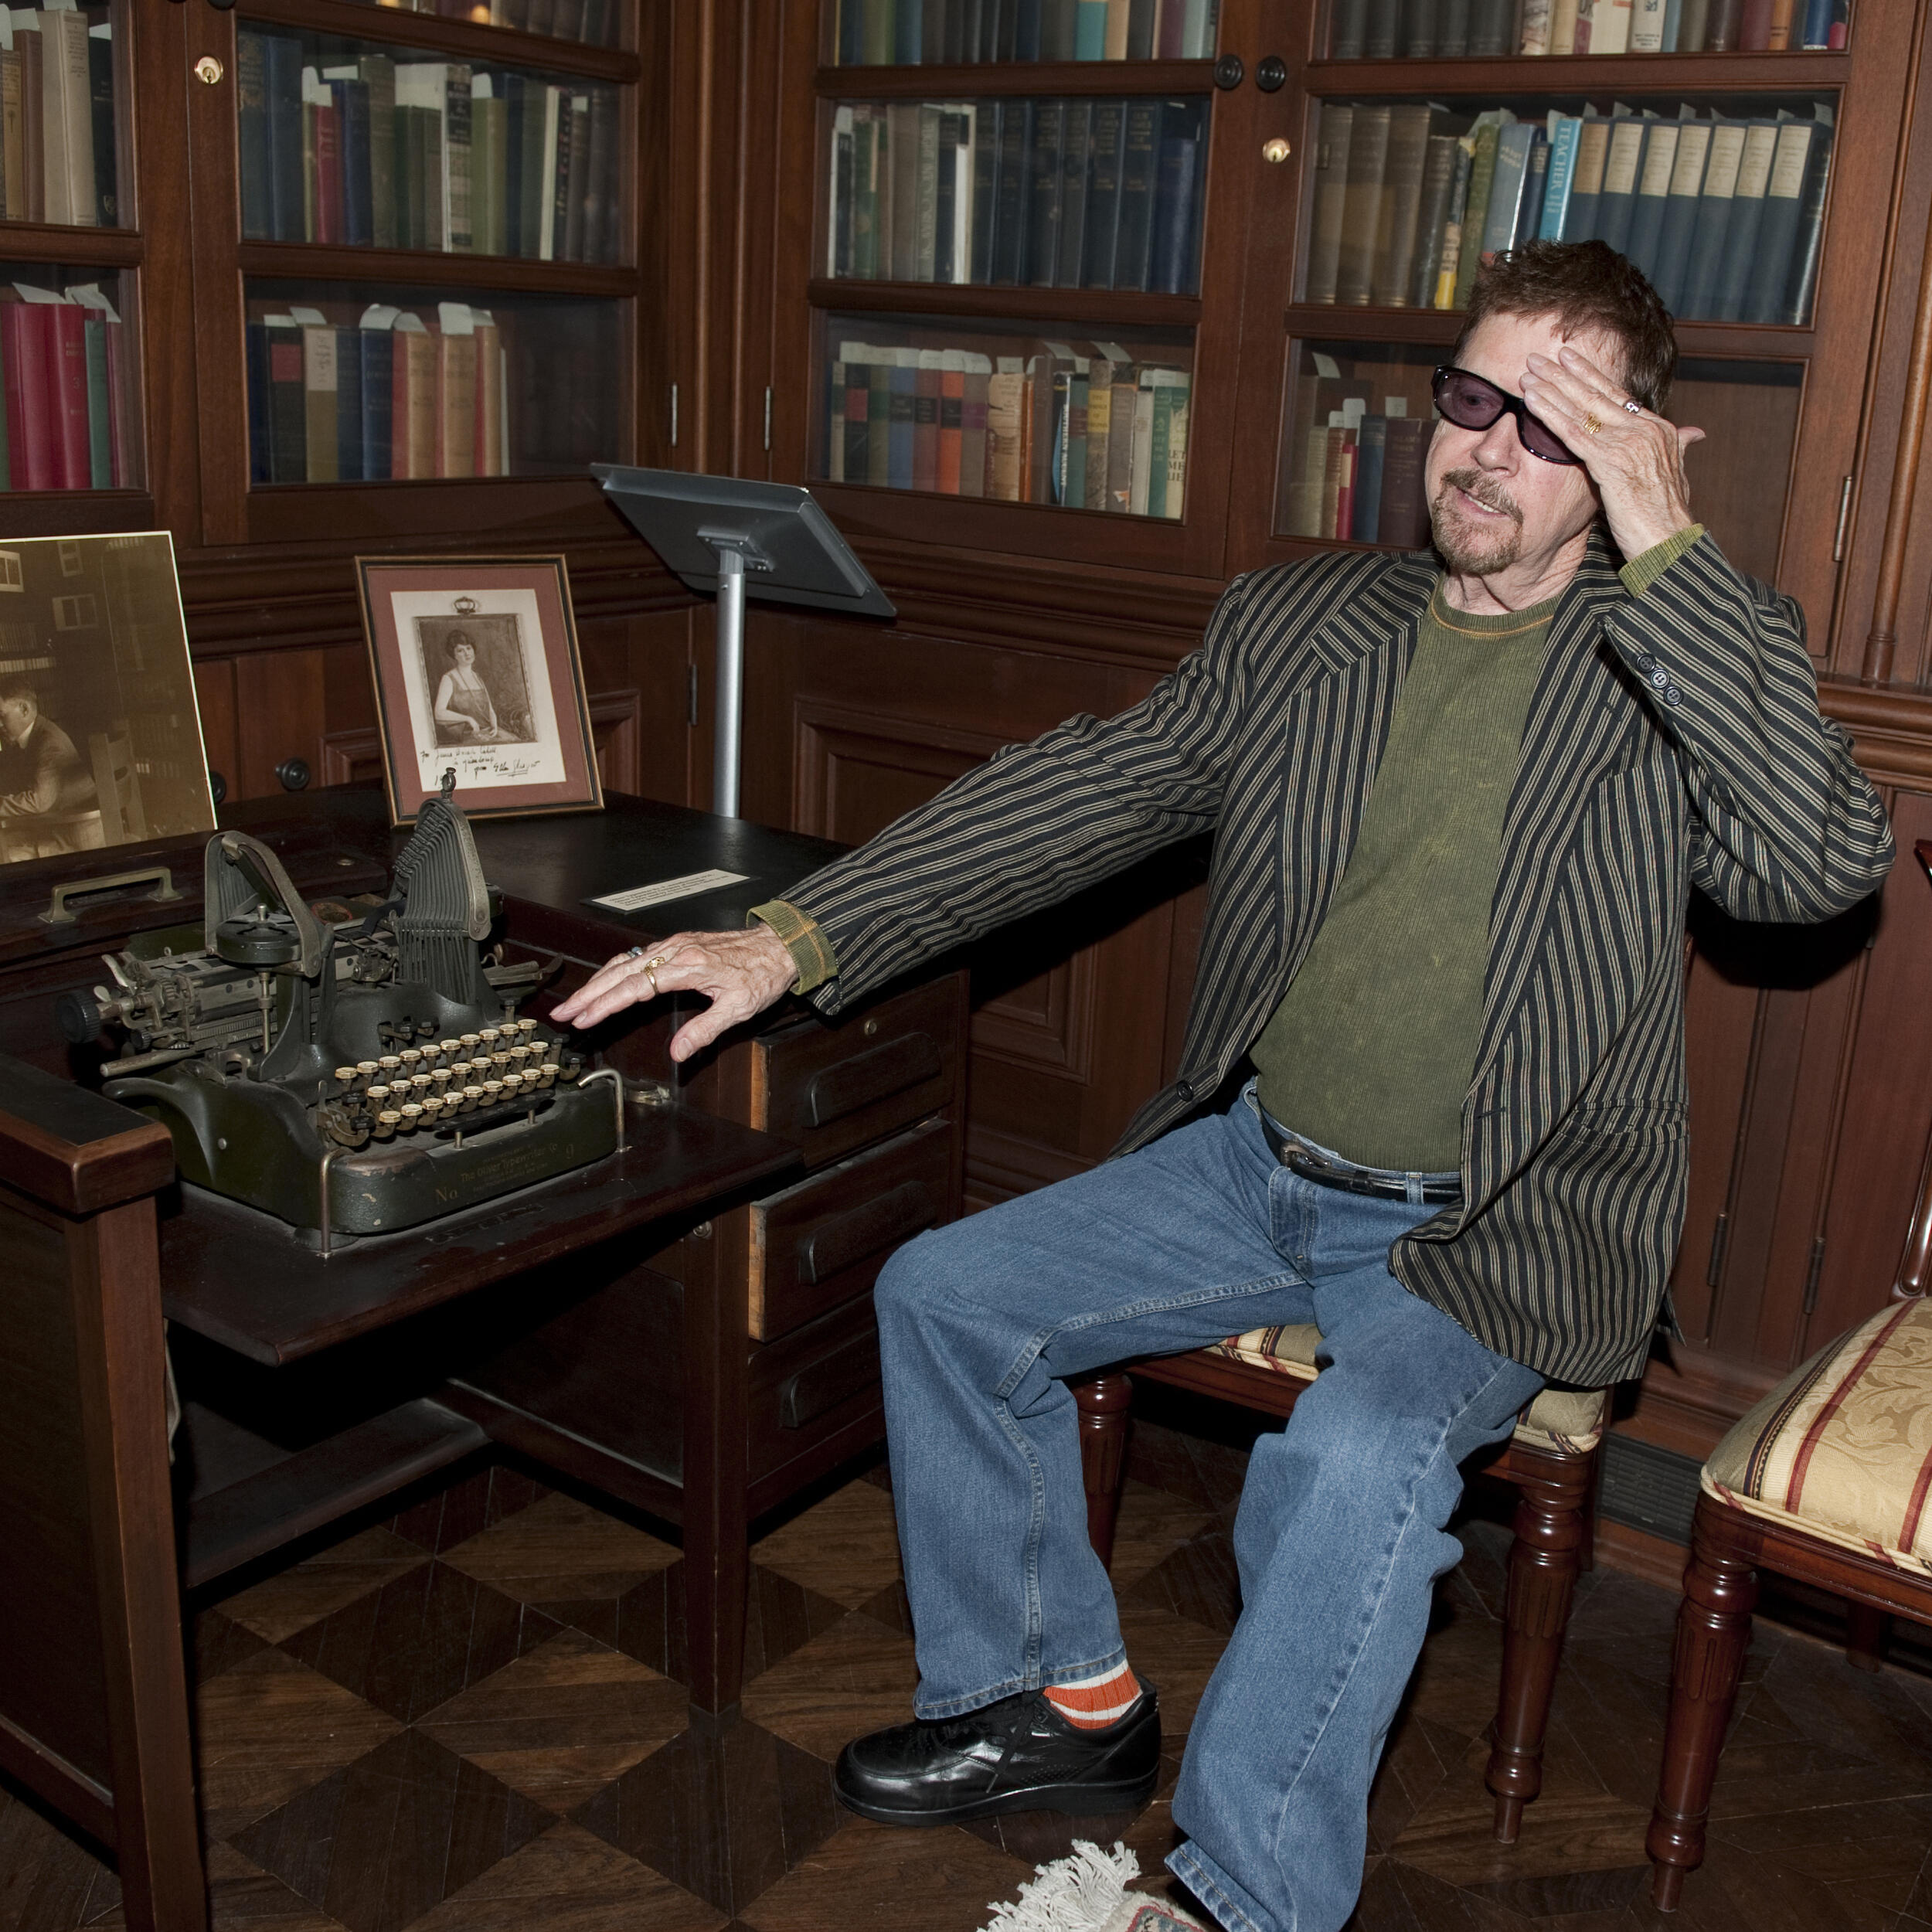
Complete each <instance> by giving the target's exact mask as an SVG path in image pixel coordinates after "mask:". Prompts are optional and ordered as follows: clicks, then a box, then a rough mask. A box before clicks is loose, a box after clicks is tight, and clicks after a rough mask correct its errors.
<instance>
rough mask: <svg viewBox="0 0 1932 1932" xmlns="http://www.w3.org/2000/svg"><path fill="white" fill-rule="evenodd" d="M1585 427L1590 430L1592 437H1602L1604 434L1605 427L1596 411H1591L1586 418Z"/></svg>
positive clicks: (1584, 419)
mask: <svg viewBox="0 0 1932 1932" xmlns="http://www.w3.org/2000/svg"><path fill="white" fill-rule="evenodd" d="M1583 427H1584V428H1585V429H1586V430H1588V431H1589V433H1590V434H1591V435H1592V436H1600V435H1601V434H1603V430H1604V426H1603V424H1602V423H1600V422H1599V421H1598V420H1597V412H1596V411H1595V410H1590V411H1589V412H1588V413H1587V414H1586V415H1585V416H1584V417H1583Z"/></svg>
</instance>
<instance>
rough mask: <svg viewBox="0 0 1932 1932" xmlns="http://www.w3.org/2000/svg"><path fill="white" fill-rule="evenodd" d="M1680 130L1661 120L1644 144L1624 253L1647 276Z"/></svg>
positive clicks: (1661, 224) (1660, 228) (1679, 125)
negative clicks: (1641, 164)
mask: <svg viewBox="0 0 1932 1932" xmlns="http://www.w3.org/2000/svg"><path fill="white" fill-rule="evenodd" d="M1682 131H1683V128H1682V123H1681V122H1672V121H1658V123H1657V124H1656V125H1655V127H1653V128H1651V131H1650V135H1649V138H1648V140H1646V141H1645V143H1644V165H1643V168H1642V171H1641V172H1640V173H1639V174H1638V177H1637V199H1636V202H1635V203H1634V207H1633V209H1632V212H1631V218H1630V235H1629V238H1628V240H1627V241H1626V242H1625V243H1624V254H1625V255H1626V256H1627V257H1628V258H1629V259H1630V260H1631V262H1633V263H1634V264H1635V265H1636V267H1638V270H1640V271H1641V273H1642V274H1644V275H1645V277H1649V276H1651V274H1653V273H1654V271H1655V267H1656V264H1657V249H1658V243H1659V242H1660V241H1661V240H1662V238H1663V233H1664V209H1665V204H1666V203H1667V202H1668V200H1669V199H1670V183H1671V176H1672V174H1673V173H1674V172H1675V169H1676V166H1677V145H1678V141H1679V137H1680V136H1681V134H1682Z"/></svg>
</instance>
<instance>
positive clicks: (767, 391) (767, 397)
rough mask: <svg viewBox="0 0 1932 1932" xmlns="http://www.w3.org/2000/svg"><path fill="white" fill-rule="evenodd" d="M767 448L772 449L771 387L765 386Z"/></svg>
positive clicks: (768, 384) (767, 384)
mask: <svg viewBox="0 0 1932 1932" xmlns="http://www.w3.org/2000/svg"><path fill="white" fill-rule="evenodd" d="M765 447H766V448H767V450H769V449H770V447H771V385H770V383H766V385H765Z"/></svg>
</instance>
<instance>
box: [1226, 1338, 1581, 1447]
mask: <svg viewBox="0 0 1932 1932" xmlns="http://www.w3.org/2000/svg"><path fill="white" fill-rule="evenodd" d="M1320 1346H1321V1330H1320V1329H1319V1328H1317V1327H1315V1325H1314V1323H1313V1322H1311V1321H1303V1322H1298V1323H1294V1324H1291V1325H1286V1326H1284V1327H1281V1328H1250V1330H1249V1331H1248V1332H1247V1334H1246V1335H1230V1336H1229V1337H1228V1338H1227V1339H1226V1341H1225V1342H1216V1343H1215V1344H1214V1345H1213V1347H1212V1348H1210V1349H1209V1350H1208V1353H1209V1355H1226V1357H1227V1359H1229V1360H1230V1362H1247V1363H1248V1364H1250V1366H1252V1367H1254V1368H1257V1369H1272V1370H1273V1371H1274V1372H1275V1373H1276V1374H1277V1375H1284V1376H1294V1378H1295V1379H1296V1380H1297V1381H1298V1382H1312V1381H1313V1380H1314V1379H1315V1350H1316V1349H1318V1348H1319V1347H1320ZM1608 1394H1609V1391H1608V1390H1607V1389H1544V1391H1543V1393H1542V1394H1541V1395H1539V1396H1537V1398H1536V1400H1535V1401H1534V1402H1532V1403H1531V1404H1530V1405H1529V1407H1528V1408H1527V1409H1526V1410H1524V1411H1523V1413H1522V1417H1521V1418H1520V1419H1519V1421H1518V1422H1517V1423H1516V1435H1515V1440H1517V1441H1519V1442H1521V1443H1526V1444H1529V1446H1530V1447H1532V1448H1536V1449H1549V1450H1553V1451H1556V1452H1557V1453H1558V1454H1567V1455H1583V1454H1587V1453H1588V1452H1589V1451H1590V1450H1592V1449H1594V1448H1595V1447H1597V1443H1598V1442H1599V1441H1600V1440H1601V1439H1602V1437H1603V1433H1604V1409H1605V1408H1606V1406H1607V1396H1608Z"/></svg>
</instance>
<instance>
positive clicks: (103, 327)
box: [0, 5, 143, 495]
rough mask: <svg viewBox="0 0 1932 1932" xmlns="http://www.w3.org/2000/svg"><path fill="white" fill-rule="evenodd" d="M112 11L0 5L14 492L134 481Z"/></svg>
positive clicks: (3, 483)
mask: <svg viewBox="0 0 1932 1932" xmlns="http://www.w3.org/2000/svg"><path fill="white" fill-rule="evenodd" d="M122 20H123V15H122V14H121V10H120V9H118V8H117V7H111V6H102V5H97V6H92V7H85V8H80V7H72V6H70V7H67V8H64V9H53V8H46V9H38V8H29V7H6V6H0V491H5V492H9V494H12V495H19V494H21V493H22V492H29V491H32V492H51V491H63V492H70V491H109V490H125V489H133V488H138V487H139V486H140V485H141V481H142V480H143V462H142V442H143V438H142V435H141V421H140V397H141V382H140V371H139V367H138V355H137V352H136V347H135V343H134V332H133V330H132V329H131V328H130V327H129V326H128V325H129V323H130V322H131V321H132V319H133V316H134V304H135V301H136V300H137V285H136V277H135V276H134V274H133V273H132V272H131V267H132V265H133V264H134V262H135V261H136V260H138V244H137V243H133V242H132V240H131V237H130V236H128V235H127V234H126V233H124V230H125V227H126V226H127V219H128V210H127V209H126V208H125V207H124V204H123V202H122V200H121V195H120V193H119V185H120V182H121V178H122V168H121V139H120V130H119V121H118V118H117V104H118V102H119V100H120V99H121V94H122V90H123V88H124V85H125V83H124V79H123V70H122V61H121V43H120V41H119V39H117V28H118V27H119V26H120V25H121V22H122ZM50 230H53V231H66V232H65V233H49V231H50ZM56 243H57V244H58V246H59V253H58V256H57V258H56V259H53V260H49V259H48V258H47V257H48V254H49V251H50V250H52V249H53V247H55V245H56Z"/></svg>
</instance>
